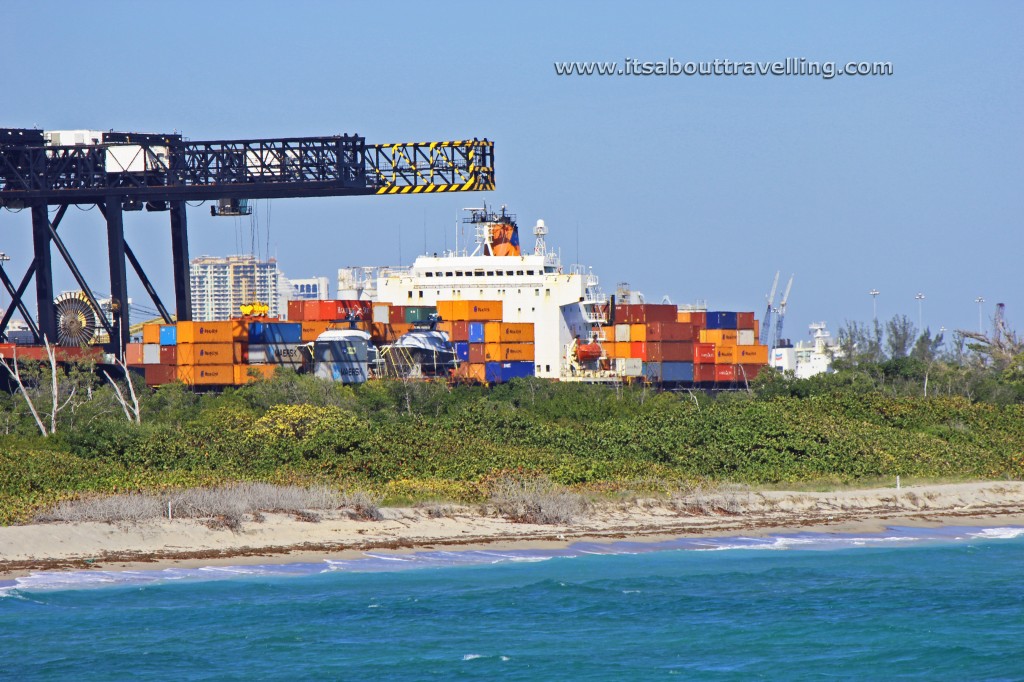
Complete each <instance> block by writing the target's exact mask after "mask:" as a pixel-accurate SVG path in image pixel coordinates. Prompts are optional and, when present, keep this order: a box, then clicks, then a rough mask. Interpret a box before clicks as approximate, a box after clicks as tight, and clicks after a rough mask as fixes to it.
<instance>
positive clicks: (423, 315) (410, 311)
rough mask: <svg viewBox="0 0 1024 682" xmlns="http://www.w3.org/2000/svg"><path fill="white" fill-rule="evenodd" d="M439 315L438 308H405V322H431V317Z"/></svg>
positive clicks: (421, 306) (420, 306)
mask: <svg viewBox="0 0 1024 682" xmlns="http://www.w3.org/2000/svg"><path fill="white" fill-rule="evenodd" d="M436 314H437V308H435V307H433V306H425V305H410V306H406V307H405V322H408V323H410V324H413V323H415V322H429V321H430V316H431V315H436Z"/></svg>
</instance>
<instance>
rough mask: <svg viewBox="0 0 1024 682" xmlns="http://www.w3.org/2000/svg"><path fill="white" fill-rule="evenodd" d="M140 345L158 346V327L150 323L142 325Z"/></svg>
mask: <svg viewBox="0 0 1024 682" xmlns="http://www.w3.org/2000/svg"><path fill="white" fill-rule="evenodd" d="M142 343H155V344H157V345H158V346H159V345H160V325H159V323H155V322H154V323H150V324H144V325H142Z"/></svg>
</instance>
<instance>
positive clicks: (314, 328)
mask: <svg viewBox="0 0 1024 682" xmlns="http://www.w3.org/2000/svg"><path fill="white" fill-rule="evenodd" d="M348 327H349V324H348V322H322V321H319V320H316V321H313V320H306V321H305V322H303V323H302V341H303V343H308V342H309V341H316V338H317V337H318V336H320V335H321V334H323V333H324V332H325V331H327V330H328V329H348Z"/></svg>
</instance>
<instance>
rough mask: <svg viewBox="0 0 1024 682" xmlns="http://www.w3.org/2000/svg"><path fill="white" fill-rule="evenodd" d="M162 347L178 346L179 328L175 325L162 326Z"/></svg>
mask: <svg viewBox="0 0 1024 682" xmlns="http://www.w3.org/2000/svg"><path fill="white" fill-rule="evenodd" d="M160 345H161V346H177V345H178V328H177V327H175V326H174V325H173V324H162V325H160Z"/></svg>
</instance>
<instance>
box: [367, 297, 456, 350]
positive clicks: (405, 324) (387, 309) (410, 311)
mask: <svg viewBox="0 0 1024 682" xmlns="http://www.w3.org/2000/svg"><path fill="white" fill-rule="evenodd" d="M436 312H437V308H435V307H433V306H428V305H415V306H414V305H408V306H405V305H390V304H388V303H374V304H373V310H372V312H371V314H370V319H371V321H372V323H371V326H370V328H368V329H366V331H368V332H370V341H372V342H373V343H374V344H376V345H378V346H381V345H384V344H388V343H393V342H394V341H396V340H397V339H398V338H399V337H400V336H402V335H403V334H407V333H408V332H409V331H410V330H412V328H413V327H414V326H416V325H417V324H423V323H426V322H429V321H430V316H431V315H433V314H434V313H436ZM445 331H447V330H445Z"/></svg>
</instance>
